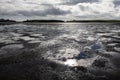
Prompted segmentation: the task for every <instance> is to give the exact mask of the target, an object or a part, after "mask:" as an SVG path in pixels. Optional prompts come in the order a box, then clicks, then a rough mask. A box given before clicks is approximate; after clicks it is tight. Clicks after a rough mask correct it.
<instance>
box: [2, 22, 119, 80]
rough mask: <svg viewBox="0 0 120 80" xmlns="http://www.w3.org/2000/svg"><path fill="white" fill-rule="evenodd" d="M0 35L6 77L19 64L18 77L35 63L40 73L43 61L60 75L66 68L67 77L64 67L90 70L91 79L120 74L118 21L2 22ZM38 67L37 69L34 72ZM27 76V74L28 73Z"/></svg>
mask: <svg viewBox="0 0 120 80" xmlns="http://www.w3.org/2000/svg"><path fill="white" fill-rule="evenodd" d="M0 37H1V38H0V63H1V65H0V68H1V71H2V72H0V79H2V78H3V79H4V77H2V76H6V74H7V72H9V74H11V73H12V74H13V75H15V73H16V71H20V70H19V69H20V68H21V71H22V72H20V73H19V74H18V75H17V77H16V78H17V80H18V79H24V77H23V76H25V75H26V74H25V75H24V74H23V76H22V77H23V78H19V75H21V74H22V73H24V72H25V71H26V70H28V69H31V68H32V66H34V68H33V70H32V71H33V72H34V73H35V74H36V75H40V72H39V70H40V71H42V68H39V69H38V67H40V65H41V63H44V64H46V65H44V64H42V65H43V66H42V67H44V66H45V67H44V68H45V69H48V67H51V66H52V67H51V69H50V70H51V71H53V72H58V73H59V75H60V76H61V73H62V72H63V73H64V74H65V75H66V76H65V77H66V78H68V76H67V73H65V71H68V73H69V71H71V72H70V73H69V74H75V73H76V70H77V71H78V72H79V71H80V72H81V71H82V72H83V73H84V74H85V75H86V74H87V75H88V73H90V75H91V76H90V77H91V80H92V78H93V76H94V77H95V78H96V80H97V79H98V80H99V79H103V80H109V78H116V77H118V76H119V75H118V73H119V72H120V71H119V67H120V66H119V65H120V62H119V59H120V54H119V53H120V25H119V24H109V23H107V24H103V23H102V24H98V23H96V24H95V23H94V24H92V23H91V24H88V23H87V24H85V23H84V24H78V23H74V24H72V23H71V24H69V23H68V24H60V23H59V24H12V25H0ZM27 64H28V68H25V69H24V68H23V67H24V66H26V65H27ZM31 65H32V66H31ZM35 65H37V66H35ZM58 65H59V66H60V67H58ZM20 66H22V67H20ZM56 66H57V67H56ZM4 67H5V68H6V70H5V69H4ZM12 67H14V68H12ZM26 67H27V66H26ZM63 67H64V69H63ZM61 68H62V69H61ZM68 68H69V69H68ZM36 69H37V70H38V71H37V72H35V70H36ZM55 69H56V70H55ZM11 70H15V72H11ZM28 71H29V70H28ZM84 71H85V72H84ZM43 72H44V71H43ZM99 72H100V73H99ZM25 73H26V72H25ZM31 73H32V72H31V71H30V72H28V73H27V74H28V75H31ZM109 73H113V74H109ZM2 74H3V75H2ZM13 75H11V76H12V78H11V76H9V80H12V79H13V78H14V77H15V76H13ZM43 75H44V76H45V75H46V74H43ZM56 75H57V74H56ZM76 75H77V73H76V74H75V75H74V76H75V77H76V79H77V78H78V76H76ZM103 75H105V76H103ZM110 76H113V77H110ZM1 77H2V78H1ZM20 77H21V76H20ZM65 77H64V78H65ZM25 78H28V77H26V76H25ZM34 78H38V80H39V78H40V77H37V76H34ZM81 78H82V77H81ZM62 79H63V77H62ZM6 80H7V79H6ZM63 80H64V79H63ZM72 80H74V79H72Z"/></svg>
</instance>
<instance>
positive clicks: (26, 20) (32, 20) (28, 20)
mask: <svg viewBox="0 0 120 80" xmlns="http://www.w3.org/2000/svg"><path fill="white" fill-rule="evenodd" d="M23 22H64V21H62V20H26V21H23Z"/></svg>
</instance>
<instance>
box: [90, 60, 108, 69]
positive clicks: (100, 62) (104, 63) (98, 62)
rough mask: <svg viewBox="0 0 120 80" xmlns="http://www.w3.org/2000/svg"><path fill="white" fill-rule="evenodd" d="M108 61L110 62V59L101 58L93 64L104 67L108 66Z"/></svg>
mask: <svg viewBox="0 0 120 80" xmlns="http://www.w3.org/2000/svg"><path fill="white" fill-rule="evenodd" d="M107 63H108V60H106V59H104V58H100V59H97V60H95V61H94V62H93V64H92V65H93V66H95V67H99V68H103V67H106V65H107Z"/></svg>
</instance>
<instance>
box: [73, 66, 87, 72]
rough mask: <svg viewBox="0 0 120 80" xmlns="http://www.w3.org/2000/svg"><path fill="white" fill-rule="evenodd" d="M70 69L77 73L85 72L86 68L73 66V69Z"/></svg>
mask: <svg viewBox="0 0 120 80" xmlns="http://www.w3.org/2000/svg"><path fill="white" fill-rule="evenodd" d="M71 69H72V70H74V71H76V72H79V71H82V72H87V68H86V67H83V66H75V67H72V68H71Z"/></svg>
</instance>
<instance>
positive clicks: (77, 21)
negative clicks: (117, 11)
mask: <svg viewBox="0 0 120 80" xmlns="http://www.w3.org/2000/svg"><path fill="white" fill-rule="evenodd" d="M19 23H24V24H44V23H50V24H53V23H54V24H58V23H111V24H112V23H118V24H119V23H120V20H68V21H64V20H25V21H15V20H9V19H0V24H19Z"/></svg>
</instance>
